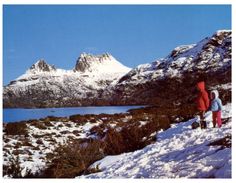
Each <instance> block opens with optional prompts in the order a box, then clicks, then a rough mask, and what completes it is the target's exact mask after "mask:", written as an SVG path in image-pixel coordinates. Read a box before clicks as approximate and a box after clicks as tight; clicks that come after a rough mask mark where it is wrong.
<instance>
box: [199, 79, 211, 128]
mask: <svg viewBox="0 0 236 183" xmlns="http://www.w3.org/2000/svg"><path fill="white" fill-rule="evenodd" d="M197 89H198V91H199V93H198V97H197V109H198V110H199V112H200V123H201V124H202V122H203V121H204V115H205V112H206V111H207V109H208V108H209V105H210V102H209V101H210V100H209V97H208V93H207V91H206V90H205V82H204V81H200V82H198V83H197Z"/></svg>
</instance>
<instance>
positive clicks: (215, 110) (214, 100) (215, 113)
mask: <svg viewBox="0 0 236 183" xmlns="http://www.w3.org/2000/svg"><path fill="white" fill-rule="evenodd" d="M210 96H211V105H210V110H211V111H212V122H213V127H214V128H215V127H216V123H217V125H218V127H219V128H220V127H221V125H222V121H221V110H222V102H221V99H220V98H219V92H218V91H217V90H213V91H211V95H210Z"/></svg>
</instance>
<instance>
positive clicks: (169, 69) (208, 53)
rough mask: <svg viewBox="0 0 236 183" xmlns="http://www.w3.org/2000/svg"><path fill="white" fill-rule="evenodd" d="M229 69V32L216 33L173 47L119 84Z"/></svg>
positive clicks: (138, 68)
mask: <svg viewBox="0 0 236 183" xmlns="http://www.w3.org/2000/svg"><path fill="white" fill-rule="evenodd" d="M230 66H231V31H229V30H219V31H217V32H216V33H215V34H213V35H212V37H207V38H205V39H203V40H201V41H200V42H198V43H197V44H191V45H183V46H178V47H176V48H175V49H174V50H173V51H172V52H171V53H170V54H169V55H168V56H167V57H166V58H163V59H159V60H157V61H155V62H152V63H151V64H142V65H139V66H137V68H134V69H132V70H131V71H130V72H129V73H128V74H127V75H125V76H124V78H125V79H121V80H120V81H119V83H121V84H123V83H126V84H132V83H134V84H135V83H145V82H147V80H148V81H150V80H157V79H163V78H167V77H172V78H173V77H181V76H182V75H183V73H184V72H194V71H204V72H214V71H217V70H224V69H227V68H228V67H230Z"/></svg>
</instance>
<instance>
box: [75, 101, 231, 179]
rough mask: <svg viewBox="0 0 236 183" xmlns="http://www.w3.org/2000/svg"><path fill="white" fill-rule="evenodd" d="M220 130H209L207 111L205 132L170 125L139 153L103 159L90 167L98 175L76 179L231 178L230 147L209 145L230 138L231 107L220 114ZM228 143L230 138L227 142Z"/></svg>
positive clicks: (188, 122)
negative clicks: (98, 170)
mask: <svg viewBox="0 0 236 183" xmlns="http://www.w3.org/2000/svg"><path fill="white" fill-rule="evenodd" d="M222 113H223V116H222V118H223V121H225V123H226V124H224V125H223V126H222V128H213V127H212V123H211V119H212V116H211V112H208V113H207V114H206V116H207V117H206V120H207V125H208V128H207V129H203V130H201V129H200V128H198V129H195V130H192V128H191V124H192V123H193V122H194V121H196V120H198V118H194V119H191V120H189V121H187V122H183V123H179V124H172V126H171V128H169V129H168V130H166V131H162V132H157V135H156V136H157V141H156V142H155V143H153V144H151V145H148V146H146V147H145V148H143V149H141V150H137V151H135V152H131V153H124V154H120V155H116V156H107V157H105V158H104V159H102V160H99V161H97V162H95V163H94V164H93V165H92V166H91V167H99V169H100V170H101V172H99V173H95V174H90V175H86V176H80V177H77V178H183V177H185V178H231V176H232V172H231V148H229V147H224V146H222V145H213V144H214V143H213V142H215V141H217V140H219V139H222V138H224V137H226V136H231V104H227V105H225V106H224V109H223V111H222ZM229 140H230V139H229Z"/></svg>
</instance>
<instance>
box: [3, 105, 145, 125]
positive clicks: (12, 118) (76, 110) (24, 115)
mask: <svg viewBox="0 0 236 183" xmlns="http://www.w3.org/2000/svg"><path fill="white" fill-rule="evenodd" d="M143 107H147V106H141V105H138V106H137V105H135V106H133V105H129V106H99V107H97V106H88V107H68V108H36V109H25V108H14V109H13V108H7V109H3V123H14V122H21V121H27V120H38V119H40V118H46V117H48V116H55V117H69V116H70V115H76V114H80V115H86V114H96V115H98V114H102V113H104V114H115V113H124V112H127V111H128V110H129V109H137V108H143Z"/></svg>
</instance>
